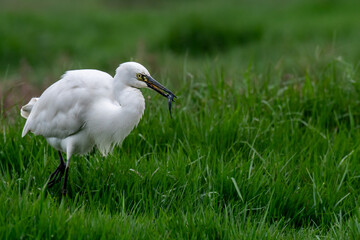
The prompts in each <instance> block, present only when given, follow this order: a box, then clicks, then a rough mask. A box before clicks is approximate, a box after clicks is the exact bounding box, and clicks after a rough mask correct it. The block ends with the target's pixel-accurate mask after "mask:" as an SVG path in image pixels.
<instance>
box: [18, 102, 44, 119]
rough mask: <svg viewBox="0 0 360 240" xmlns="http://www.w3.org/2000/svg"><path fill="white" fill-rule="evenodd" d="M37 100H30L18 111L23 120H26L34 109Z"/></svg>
mask: <svg viewBox="0 0 360 240" xmlns="http://www.w3.org/2000/svg"><path fill="white" fill-rule="evenodd" d="M38 99H39V98H32V99H31V100H30V101H29V102H28V104H26V105H25V106H23V107H22V108H21V110H20V114H21V116H22V117H23V118H26V119H27V118H28V117H29V115H30V113H31V110H32V108H33V107H34V105H35V103H36V102H37V100H38Z"/></svg>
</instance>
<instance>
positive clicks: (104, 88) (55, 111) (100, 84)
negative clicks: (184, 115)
mask: <svg viewBox="0 0 360 240" xmlns="http://www.w3.org/2000/svg"><path fill="white" fill-rule="evenodd" d="M138 88H151V89H153V90H155V91H157V92H158V93H159V94H161V95H162V96H164V97H167V98H168V99H169V110H170V111H171V102H172V101H173V98H175V97H176V96H175V95H174V94H173V93H172V92H171V91H170V90H168V89H167V88H165V87H164V86H162V85H161V84H160V83H158V82H157V81H156V80H155V79H153V78H152V77H151V76H150V74H149V72H148V70H147V69H146V68H145V67H144V66H142V65H141V64H139V63H136V62H126V63H123V64H120V66H119V67H118V68H117V69H116V74H115V76H114V77H111V76H110V75H109V74H107V73H105V72H102V71H98V70H72V71H68V72H66V73H65V74H64V75H63V76H62V78H61V79H60V80H59V81H57V82H55V83H54V84H52V85H51V86H50V87H49V88H47V89H46V90H45V91H44V92H43V93H42V95H41V96H40V97H39V98H32V99H31V100H30V102H29V103H28V104H27V105H25V106H23V107H22V108H21V116H23V117H24V118H27V120H26V123H25V126H24V129H23V131H22V136H23V137H24V136H25V135H26V134H27V133H28V132H29V131H30V132H33V133H34V134H35V135H42V136H44V137H45V138H46V140H47V142H48V143H49V144H50V145H51V146H52V147H54V148H55V149H57V150H58V153H59V156H60V164H59V166H58V167H57V169H56V170H55V171H54V172H53V173H52V174H51V175H50V177H49V181H48V187H52V186H53V185H54V184H55V183H56V182H58V181H60V180H61V178H62V176H63V175H64V173H65V179H64V182H63V187H62V193H63V194H66V191H67V190H66V185H67V178H68V171H69V164H70V158H71V156H72V155H73V154H86V153H88V152H89V151H91V150H92V149H93V147H94V146H95V145H96V146H97V148H98V149H99V150H100V152H101V153H102V154H103V155H104V156H105V155H107V154H108V153H109V152H110V151H111V150H112V149H113V147H114V146H115V145H119V144H120V143H121V142H122V141H123V140H124V138H125V137H126V136H127V135H129V133H130V132H131V130H132V129H133V128H134V127H135V126H136V125H137V124H138V123H139V121H140V119H141V117H142V115H143V113H144V110H145V99H144V97H143V95H142V94H141V91H140V90H139V89H138ZM170 114H171V112H170ZM61 152H65V153H66V158H67V161H66V164H65V162H64V160H63V157H62V154H61Z"/></svg>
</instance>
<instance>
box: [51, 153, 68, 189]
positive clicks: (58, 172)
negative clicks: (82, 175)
mask: <svg viewBox="0 0 360 240" xmlns="http://www.w3.org/2000/svg"><path fill="white" fill-rule="evenodd" d="M58 153H59V157H60V164H59V166H58V167H57V168H56V169H55V171H54V172H53V173H52V174H51V175H50V177H49V182H48V185H47V186H48V188H51V187H52V186H54V185H55V183H57V182H59V181H60V180H61V178H62V176H63V175H64V171H65V162H64V159H63V157H62V155H61V152H60V151H58Z"/></svg>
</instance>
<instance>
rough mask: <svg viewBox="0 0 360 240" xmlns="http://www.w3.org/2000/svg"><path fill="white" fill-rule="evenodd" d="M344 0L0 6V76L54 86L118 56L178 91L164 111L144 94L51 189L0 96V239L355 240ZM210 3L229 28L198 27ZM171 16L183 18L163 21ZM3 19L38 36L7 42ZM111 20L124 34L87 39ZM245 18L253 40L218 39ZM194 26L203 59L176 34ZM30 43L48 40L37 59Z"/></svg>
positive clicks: (353, 48) (40, 142) (110, 27)
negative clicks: (105, 149)
mask: <svg viewBox="0 0 360 240" xmlns="http://www.w3.org/2000/svg"><path fill="white" fill-rule="evenodd" d="M280 2H281V1H280ZM325 3H326V4H325ZM350 3H352V4H357V6H359V4H358V3H355V2H350V1H348V2H345V3H343V2H338V1H329V2H327V1H325V2H324V3H322V2H319V3H311V2H310V1H302V2H299V1H293V2H291V3H287V4H283V5H282V7H281V8H278V7H275V5H274V6H271V5H269V4H267V3H266V2H264V3H263V4H262V5H261V6H259V5H255V4H252V3H251V2H249V3H247V2H244V3H242V4H241V5H239V9H235V8H234V7H233V6H232V5H231V4H232V3H228V4H224V5H222V6H220V7H219V6H218V5H216V3H215V2H210V3H209V4H208V5H207V6H206V8H203V5H201V4H200V3H192V2H186V3H185V4H184V5H182V6H176V5H175V3H163V2H161V1H159V2H157V4H159V5H157V7H153V8H151V7H149V6H148V7H146V8H139V6H135V7H134V6H128V7H127V8H123V6H118V5H116V4H115V3H114V2H112V1H107V2H106V4H102V5H99V6H98V5H97V3H96V2H93V3H92V4H93V5H91V4H90V5H88V6H87V7H84V8H82V7H81V6H75V7H74V9H72V10H71V11H73V12H75V13H77V15H76V16H74V18H65V19H63V18H60V16H61V14H62V12H63V11H64V9H62V8H61V7H57V5H55V7H54V6H52V5H51V4H49V5H47V6H46V7H47V8H48V9H49V12H42V11H39V10H33V11H29V12H27V11H26V9H22V8H21V7H19V8H14V7H13V6H12V5H11V4H10V3H7V4H8V5H5V6H7V8H6V9H7V10H8V11H4V10H1V14H0V20H1V19H3V20H4V19H5V20H7V21H6V22H4V21H0V36H6V37H7V40H1V44H2V45H1V46H0V50H1V56H0V62H1V63H6V64H7V67H6V68H5V69H1V70H3V71H2V82H7V83H8V84H10V83H11V82H12V81H16V80H19V79H20V80H21V79H22V81H30V82H33V83H34V82H38V83H39V82H41V80H43V79H45V81H49V80H46V79H47V77H44V76H50V77H48V78H51V79H53V81H54V80H55V79H56V78H55V77H54V78H53V77H52V76H56V77H58V76H59V75H60V74H61V72H63V71H64V70H65V69H67V68H71V67H74V68H76V67H86V68H88V67H94V68H102V69H105V70H109V69H111V70H109V71H113V69H114V68H115V67H116V65H117V64H118V63H120V62H121V61H122V59H123V60H124V61H125V60H129V58H133V59H136V60H138V61H141V62H143V63H144V65H146V66H147V65H149V68H150V70H152V71H151V72H154V73H153V75H154V76H155V77H156V78H157V79H159V81H160V82H163V83H166V84H165V85H166V86H168V87H169V89H171V90H173V91H174V93H175V94H176V95H178V96H179V97H178V100H177V101H176V103H174V104H173V107H174V109H173V119H171V118H170V116H169V113H168V112H167V103H166V101H165V100H164V99H163V98H162V97H160V96H158V95H156V94H155V93H152V92H150V90H144V91H143V93H144V95H145V96H146V98H147V107H146V111H145V115H144V116H143V119H142V120H141V122H140V124H139V126H138V127H137V128H136V129H135V130H133V131H132V133H131V134H130V135H129V136H128V137H127V138H126V140H125V141H124V143H123V145H122V147H121V148H116V149H115V150H114V152H113V153H112V154H111V155H109V156H108V157H106V158H104V157H102V156H101V154H100V153H99V152H98V151H95V152H94V153H92V154H91V155H88V156H85V157H80V156H75V157H73V159H72V162H71V167H70V177H69V179H70V182H69V186H70V195H69V196H68V197H66V198H62V197H61V194H60V184H59V185H56V186H55V187H54V188H52V189H50V190H49V189H47V188H46V187H45V186H46V181H47V178H48V176H49V174H50V173H51V172H52V171H53V170H54V169H55V168H56V166H57V164H58V159H57V153H56V151H54V150H53V149H52V148H51V147H50V146H49V145H48V144H47V143H46V141H45V140H44V139H43V138H42V137H36V136H34V135H31V134H29V135H28V136H26V137H25V138H21V130H22V127H23V125H24V122H25V120H23V119H21V118H20V116H18V115H19V114H18V108H16V107H12V108H6V105H5V103H6V99H2V102H3V103H4V104H3V107H2V109H1V112H2V118H1V126H2V128H1V130H0V133H1V137H0V145H1V148H0V159H1V161H0V173H1V174H0V178H1V181H0V202H1V203H2V204H1V206H0V238H1V239H18V238H37V239H47V238H69V239H94V238H95V239H96V238H103V239H111V238H116V239H134V238H135V239H136V238H138V239H158V238H165V239H190V238H191V239H195V238H196V239H239V238H240V239H314V238H325V239H328V238H331V239H332V238H333V239H358V238H359V236H360V202H359V196H360V165H359V161H358V159H359V158H360V151H359V144H360V128H359V126H360V118H359V117H360V111H359V109H360V106H359V105H360V101H359V99H360V98H359V94H360V85H359V81H360V79H359V77H358V76H359V69H358V66H359V61H358V57H359V56H360V47H359V46H358V44H357V41H355V40H356V39H358V38H357V37H358V36H359V35H358V31H357V28H356V27H359V26H360V20H359V19H358V18H357V12H356V11H355V9H356V8H355V7H354V6H353V5H352V4H350ZM107 4H108V5H107ZM114 4H115V5H114ZM135 5H136V4H135ZM139 5H140V6H141V5H142V2H141V1H139ZM65 6H66V5H65ZM94 6H95V7H94ZM109 6H111V7H109ZM159 6H160V7H159ZM276 6H278V5H276ZM324 7H325V8H324ZM118 8H119V9H118ZM269 8H270V10H269ZM79 9H80V10H79ZM116 9H118V10H116ZM149 9H150V10H149ZM324 9H325V10H324ZM170 10H173V11H170ZM38 11H39V12H38ZM182 11H183V12H182ZM229 13H230V14H229ZM239 13H242V14H239ZM216 14H220V16H222V17H223V18H222V21H223V23H224V24H225V25H226V23H229V22H234V25H231V26H232V27H224V28H222V27H221V24H220V23H217V24H214V25H211V24H210V25H209V26H207V27H206V28H204V25H203V24H204V23H205V22H207V21H208V22H209V23H211V22H216V21H217V19H218V18H216V17H215V16H217V15H216ZM139 15H141V16H144V18H145V19H146V20H151V22H147V21H143V18H139ZM172 15H173V18H171V20H169V21H164V19H166V18H167V17H169V16H172ZM197 15H198V18H196V17H194V16H197ZM187 16H189V17H190V18H188V20H186V21H187V22H186V23H185V24H188V25H189V26H192V27H189V28H184V29H183V30H182V31H179V32H176V31H173V29H171V27H172V26H179V24H180V23H181V22H183V21H184V19H187ZM355 16H356V17H355ZM235 20H237V21H235ZM245 20H246V21H245ZM88 21H90V23H91V24H89V25H86V23H88ZM124 21H125V22H126V23H131V24H129V25H128V26H126V25H127V24H123V25H121V23H122V22H124ZM132 21H135V22H132ZM192 21H195V22H196V23H195V24H193V25H192V24H191V22H192ZM9 22H10V23H12V24H15V25H16V24H18V25H17V26H22V27H23V29H24V30H25V29H27V31H30V32H31V31H33V35H31V36H37V35H38V33H39V32H42V31H45V32H46V34H48V39H49V41H45V43H44V44H45V45H44V46H42V45H41V43H39V41H37V40H36V38H35V40H34V41H25V40H24V39H20V38H19V36H20V35H21V34H20V32H17V30H14V29H15V28H10V27H9V26H10V24H9ZM70 22H73V24H69V23H70ZM25 23H26V24H25ZM150 23H151V24H150ZM96 24H98V25H96ZM219 24H220V25H219ZM212 26H213V27H212ZM82 27H85V28H86V30H84V31H83V32H81V31H80V32H78V28H82ZM117 27H119V28H118V29H119V31H120V29H124V28H127V29H133V28H135V29H137V30H134V31H133V32H131V34H129V35H128V36H124V35H123V34H120V35H117V34H116V33H111V34H113V35H110V36H109V37H108V39H106V40H105V41H106V44H102V39H103V36H104V35H106V34H107V33H110V32H113V31H114V29H116V28H117ZM197 28H198V29H199V30H197ZM252 28H254V29H255V30H254V31H255V32H256V31H259V33H260V34H259V35H258V36H257V37H256V38H255V39H254V38H250V40H249V41H248V42H242V41H239V42H237V41H233V39H236V37H235V38H233V37H234V36H237V34H240V35H241V33H243V32H246V31H249V29H252ZM39 29H40V30H39ZM223 29H225V30H223ZM244 29H245V30H246V31H245V30H244ZM187 31H188V32H187ZM226 31H229V32H230V33H229V34H224V32H226ZM120 32H121V31H120ZM197 32H199V33H201V34H209V36H211V39H212V40H214V39H215V40H216V43H214V42H211V41H209V42H207V43H206V44H205V45H204V46H205V47H206V48H205V50H203V51H206V53H204V54H203V55H202V54H201V52H200V54H199V52H196V51H195V52H194V51H193V50H194V49H195V50H196V49H198V45H199V44H200V43H199V42H198V41H194V42H191V41H189V38H190V39H191V38H193V37H194V34H196V33H197ZM75 33H77V34H78V35H77V36H76V37H75V38H74V41H72V40H67V38H66V35H68V34H70V35H71V34H75ZM151 33H153V34H151ZM178 33H182V34H179V35H178V36H177V37H176V38H174V36H175V35H176V34H178ZM46 34H45V39H46V38H47V37H46ZM139 34H140V35H139ZM149 34H150V35H149ZM174 34H175V35H174ZM143 36H149V38H146V40H144V38H143ZM11 37H14V39H16V40H17V41H18V42H17V43H16V44H15V43H14V42H13V40H11ZM58 37H60V39H58ZM179 38H181V39H183V40H182V41H179V42H178V41H177V40H176V41H175V40H174V39H179ZM2 39H3V38H2ZM86 39H88V41H85V40H86ZM199 39H201V38H199ZM204 39H206V38H204ZM229 39H230V40H229ZM6 41H8V43H6ZM203 41H206V40H203ZM4 42H5V43H4ZM15 42H16V41H15ZM142 42H143V43H142ZM10 43H11V44H14V45H16V46H15V50H16V49H17V51H12V50H11V51H10V50H9V49H10V48H9V44H10ZM181 43H186V44H185V45H182V44H181ZM192 43H193V44H194V45H193V46H190V45H191V44H192ZM217 43H220V44H225V45H226V46H224V48H219V46H218V45H217ZM11 44H10V45H11ZM172 44H175V45H172ZM174 46H176V47H175V48H174ZM186 46H188V48H187V47H186ZM212 46H214V48H213V49H212ZM41 47H44V48H45V49H48V50H49V51H45V52H43V53H39V54H38V49H39V48H41ZM65 55H66V57H65V58H64V56H65ZM6 56H10V58H9V59H8V58H7V57H6ZM119 58H120V60H119ZM7 59H8V60H7ZM21 59H23V60H21ZM64 59H65V60H64ZM24 61H26V62H27V63H26V65H27V69H28V70H26V71H28V72H30V75H31V76H25V80H24V79H23V78H24V75H23V74H24V73H23V72H22V71H23V68H24V66H23V65H24ZM119 61H120V62H119ZM47 65H48V66H49V67H47ZM2 66H4V65H2ZM97 66H98V67H97ZM29 69H30V70H29ZM28 72H26V73H28ZM37 78H38V80H36V79H37ZM39 79H40V80H39ZM9 82H10V83H9ZM14 91H16V90H13V92H14ZM5 97H6V96H5ZM5 97H4V98H5ZM25 100H28V99H25Z"/></svg>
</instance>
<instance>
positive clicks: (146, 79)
mask: <svg viewBox="0 0 360 240" xmlns="http://www.w3.org/2000/svg"><path fill="white" fill-rule="evenodd" d="M143 80H144V82H145V83H146V84H147V86H148V87H149V88H151V89H153V90H155V91H156V92H158V93H159V94H161V95H162V96H164V97H166V98H167V99H168V103H169V112H170V117H171V118H172V116H171V103H172V102H175V101H174V98H176V96H175V94H173V93H172V92H171V91H170V90H169V89H167V88H166V87H164V86H163V85H161V84H160V83H159V82H158V81H156V80H155V79H154V78H152V77H151V76H148V75H143Z"/></svg>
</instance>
